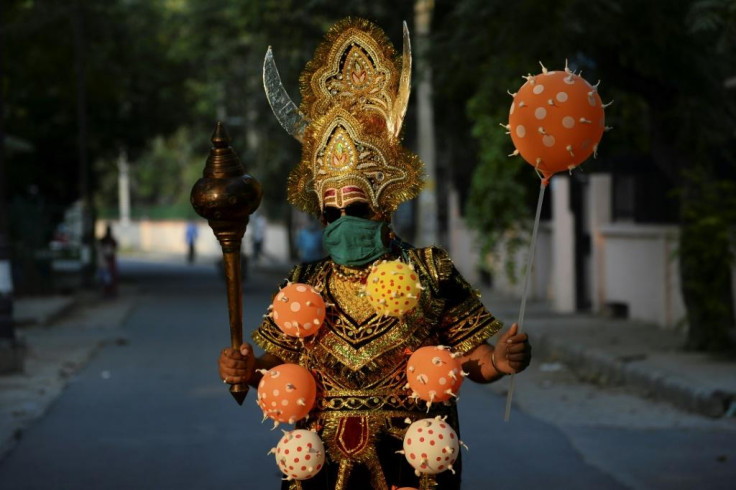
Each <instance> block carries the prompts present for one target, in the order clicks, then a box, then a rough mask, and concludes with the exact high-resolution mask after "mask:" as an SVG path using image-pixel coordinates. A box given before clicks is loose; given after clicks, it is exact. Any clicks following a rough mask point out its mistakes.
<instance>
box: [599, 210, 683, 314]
mask: <svg viewBox="0 0 736 490" xmlns="http://www.w3.org/2000/svg"><path fill="white" fill-rule="evenodd" d="M600 233H601V237H602V238H603V241H604V244H605V253H604V255H603V257H604V258H603V261H602V270H600V272H599V273H600V275H601V277H602V278H603V285H604V286H603V289H602V291H601V292H600V293H601V295H602V297H603V298H604V300H605V301H606V302H609V303H610V302H621V303H626V304H627V305H628V307H629V317H630V318H636V319H639V320H645V321H650V322H653V323H656V324H658V325H660V326H662V327H666V328H672V327H674V326H676V325H677V323H678V322H679V321H681V320H682V319H683V317H684V315H685V307H684V303H683V301H682V293H681V292H680V277H679V267H678V262H677V260H676V258H675V256H674V251H675V250H676V247H677V240H678V228H677V227H676V226H667V225H639V224H628V223H613V224H610V225H607V226H604V227H601V229H600Z"/></svg>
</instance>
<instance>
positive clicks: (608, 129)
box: [603, 126, 613, 133]
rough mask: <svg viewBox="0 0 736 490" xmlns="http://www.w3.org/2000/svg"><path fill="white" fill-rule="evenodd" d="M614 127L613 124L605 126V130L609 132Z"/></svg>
mask: <svg viewBox="0 0 736 490" xmlns="http://www.w3.org/2000/svg"><path fill="white" fill-rule="evenodd" d="M612 129H613V126H606V127H605V128H603V131H605V132H606V133H607V132H609V131H610V130H612Z"/></svg>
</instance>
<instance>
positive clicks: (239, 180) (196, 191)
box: [190, 122, 262, 405]
mask: <svg viewBox="0 0 736 490" xmlns="http://www.w3.org/2000/svg"><path fill="white" fill-rule="evenodd" d="M261 196H262V191H261V184H260V183H259V182H258V181H257V180H256V179H254V178H253V177H251V176H250V175H247V174H246V173H245V168H244V167H243V164H242V163H241V162H240V159H239V158H238V155H237V154H236V153H235V151H234V150H233V148H232V147H231V146H230V136H229V135H228V134H227V131H226V130H225V126H223V124H222V123H221V122H218V123H217V126H216V127H215V132H214V133H213V134H212V148H210V155H209V157H208V158H207V163H205V166H204V171H203V172H202V178H201V179H199V180H198V181H197V183H196V184H194V187H192V193H191V196H190V201H191V203H192V207H193V208H194V210H195V211H196V212H197V214H198V215H200V216H201V217H203V218H205V219H206V220H207V222H208V223H209V225H210V228H212V231H213V232H214V234H215V236H216V237H217V241H219V242H220V246H221V247H222V256H223V259H224V263H225V281H226V285H227V307H228V310H229V313H230V343H231V345H232V348H233V349H236V350H237V349H240V346H241V345H242V343H243V298H242V277H241V272H240V245H241V242H242V241H243V235H244V234H245V228H246V226H247V225H248V219H249V217H250V215H251V214H252V213H253V212H254V211H255V210H256V209H257V208H258V205H259V204H260V203H261ZM230 393H231V394H232V395H233V397H234V398H235V400H236V401H237V402H238V404H239V405H242V404H243V400H245V395H246V394H247V393H248V385H247V384H242V385H237V384H236V385H231V386H230Z"/></svg>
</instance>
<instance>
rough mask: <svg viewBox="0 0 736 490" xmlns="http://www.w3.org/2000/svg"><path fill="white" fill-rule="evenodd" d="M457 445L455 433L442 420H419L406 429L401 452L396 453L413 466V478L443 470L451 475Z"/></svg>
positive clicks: (458, 448) (458, 445)
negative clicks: (414, 475) (414, 474)
mask: <svg viewBox="0 0 736 490" xmlns="http://www.w3.org/2000/svg"><path fill="white" fill-rule="evenodd" d="M407 421H409V420H408V419H407ZM409 422H410V421H409ZM460 444H462V441H460V440H458V437H457V433H456V432H455V430H454V429H453V428H452V427H450V424H448V423H447V422H445V420H444V419H443V418H442V417H435V418H433V419H421V420H417V421H416V422H414V423H413V424H411V425H410V426H409V428H408V429H407V430H406V434H405V435H404V449H403V450H402V451H399V453H401V454H403V455H404V457H406V460H407V461H408V462H409V464H410V465H412V467H414V473H416V475H417V476H419V475H420V474H422V473H424V474H426V475H436V474H437V473H442V472H443V471H446V470H450V471H452V472H453V473H455V470H454V469H453V467H452V465H453V464H455V461H456V460H457V457H458V455H459V454H460Z"/></svg>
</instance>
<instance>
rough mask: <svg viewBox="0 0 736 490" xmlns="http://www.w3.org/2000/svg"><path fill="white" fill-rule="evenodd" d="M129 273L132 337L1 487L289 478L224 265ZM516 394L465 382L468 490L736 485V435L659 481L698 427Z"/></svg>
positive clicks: (261, 295) (0, 479) (133, 265)
mask: <svg viewBox="0 0 736 490" xmlns="http://www.w3.org/2000/svg"><path fill="white" fill-rule="evenodd" d="M122 273H123V276H124V278H125V279H126V280H128V281H136V282H137V283H138V284H139V286H140V295H141V298H140V300H139V301H138V305H137V307H136V309H135V310H134V311H133V313H132V314H131V315H130V316H129V317H128V319H127V321H126V323H125V325H124V326H123V333H124V334H125V335H126V336H127V339H128V342H127V343H125V342H121V343H116V344H114V345H109V346H107V347H105V348H104V349H102V350H101V351H100V353H99V354H98V355H97V356H96V357H95V358H94V359H93V360H92V361H91V362H90V363H89V364H88V365H87V367H86V368H85V369H83V370H82V371H80V373H78V375H77V377H76V378H75V380H74V382H73V383H71V384H70V385H69V387H68V388H67V390H66V391H65V392H64V394H63V395H62V396H61V397H60V399H59V400H58V401H57V403H55V405H54V406H53V407H51V409H50V410H49V412H48V414H47V415H46V416H45V417H44V418H43V419H42V420H41V421H39V422H38V423H37V424H35V425H34V426H33V427H32V428H31V429H29V430H28V431H27V432H26V433H25V435H24V437H23V439H22V441H20V443H19V445H18V446H17V448H16V449H15V450H14V451H13V452H12V453H11V454H10V455H9V456H8V457H7V458H6V459H5V460H3V461H2V462H1V463H0V488H3V489H41V488H44V489H46V488H59V489H74V490H86V489H108V488H110V489H169V488H172V489H173V488H177V489H206V488H216V487H226V488H242V489H267V488H274V489H275V488H278V485H279V479H280V474H279V473H278V471H277V468H276V465H275V463H274V461H273V458H272V456H267V454H266V453H267V452H268V450H269V449H270V448H271V447H272V446H273V445H274V444H275V443H276V441H277V440H278V435H279V434H276V433H275V432H272V431H271V430H270V426H271V425H270V424H268V423H266V424H261V423H260V420H261V416H260V412H259V410H258V408H257V406H256V405H255V402H254V397H253V396H252V395H253V393H251V394H250V396H249V398H248V399H246V403H245V404H244V406H242V407H239V406H238V405H237V404H236V403H235V402H234V401H233V400H232V398H231V397H230V395H229V394H228V392H227V389H226V387H225V386H224V385H223V384H222V383H221V382H220V381H219V378H218V375H217V370H216V360H217V355H218V353H219V349H221V348H222V347H223V346H225V345H226V344H227V341H228V338H229V336H228V333H227V309H226V302H225V295H224V285H223V283H222V282H221V280H220V278H219V277H218V276H217V275H216V274H215V270H214V267H213V266H212V265H209V264H207V265H205V264H202V265H194V266H185V265H178V264H153V263H146V262H141V261H139V262H126V263H124V264H123V267H122ZM280 278H281V275H280V274H275V273H270V274H269V273H265V272H264V273H260V274H256V275H254V276H253V277H252V278H251V280H250V282H248V283H247V285H246V290H245V296H246V303H245V315H246V325H249V326H253V325H256V324H257V323H258V322H259V319H260V315H261V314H262V312H263V311H264V309H265V307H266V305H267V303H268V301H269V298H270V294H271V292H272V290H273V287H274V286H275V285H276V284H277V282H278V281H279V279H280ZM496 391H499V390H498V389H497V390H496ZM521 399H522V400H524V397H523V396H522V397H521ZM504 403H505V397H503V396H502V395H500V394H499V393H496V392H494V390H492V389H490V388H489V387H487V386H486V387H482V386H477V385H472V383H466V385H465V386H464V387H463V391H462V393H461V400H460V410H461V419H462V421H461V424H462V427H463V432H462V438H463V440H464V441H465V442H466V443H467V444H468V446H469V447H470V450H469V452H467V453H466V454H465V455H464V457H465V462H464V467H465V473H464V481H465V484H464V488H465V489H466V490H475V489H478V490H484V489H492V488H498V489H504V490H506V489H522V488H523V489H536V488H544V489H581V490H583V489H602V490H606V489H624V488H662V489H664V488H668V489H669V488H695V487H696V486H697V488H714V489H715V488H732V487H727V486H726V485H725V484H726V483H727V482H733V481H734V480H733V478H732V476H733V473H731V478H730V479H722V480H719V478H721V477H722V476H723V475H724V474H725V475H726V476H728V472H725V473H724V470H723V468H724V467H730V468H731V469H732V467H733V462H734V461H736V455H733V456H732V454H733V449H731V450H730V451H731V452H730V453H729V452H728V449H727V448H728V445H727V444H728V442H732V441H733V434H734V433H733V432H731V433H730V434H729V433H727V432H723V431H715V432H713V435H712V438H708V437H705V436H704V434H706V435H707V431H699V432H698V434H697V436H698V439H697V440H698V442H699V443H704V444H711V443H712V444H718V445H719V446H723V447H726V449H724V452H722V453H719V454H723V455H725V456H724V457H726V458H727V459H726V460H725V461H716V460H714V462H713V464H712V465H713V468H704V469H703V470H712V471H715V473H716V477H717V478H715V479H711V480H708V479H707V478H706V479H705V480H702V479H701V481H700V483H699V484H698V485H695V484H694V483H693V482H692V481H690V480H687V479H682V478H679V477H678V470H679V469H680V467H681V466H687V458H682V457H680V458H678V459H673V460H672V461H671V462H667V461H666V460H664V459H662V458H660V460H659V463H660V466H659V467H657V466H655V468H660V467H661V468H669V471H668V472H666V474H664V475H662V478H660V482H659V483H657V482H656V481H655V482H651V486H650V484H649V483H650V482H649V480H647V479H646V478H645V477H646V475H647V474H648V473H647V471H648V470H647V469H646V468H643V469H642V468H640V466H642V465H644V466H646V465H647V464H649V463H650V460H651V459H652V455H651V454H650V451H648V450H647V448H648V447H649V446H648V445H650V444H654V445H655V446H664V447H669V448H670V451H671V452H672V451H676V449H677V448H678V447H682V446H687V445H688V444H690V439H689V435H688V431H681V430H680V431H677V430H673V431H665V432H664V433H656V432H652V431H650V430H648V429H647V428H634V429H629V428H627V427H609V428H601V427H597V426H595V425H593V426H588V427H571V426H570V425H569V424H561V425H558V424H556V423H554V421H553V420H545V417H540V416H539V415H538V414H537V415H536V416H531V415H528V414H527V413H526V412H525V411H524V410H521V409H517V410H516V411H515V412H514V413H513V415H512V420H511V422H510V423H508V424H505V423H504V422H503V421H502V417H503V415H502V414H503V409H504ZM529 412H533V411H529ZM731 446H733V444H731ZM695 450H698V451H700V452H702V450H704V448H695ZM678 454H681V455H682V454H685V455H686V454H687V453H682V452H680V453H678ZM669 456H671V454H666V455H663V458H666V457H669ZM728 458H731V459H730V460H728ZM719 465H720V466H719ZM712 471H711V472H710V473H712ZM719 471H720V473H719ZM699 472H700V470H699V469H696V470H695V474H696V475H697V474H698V473H699ZM692 473H693V471H690V473H689V474H692ZM641 474H644V476H645V477H641ZM631 475H633V476H631ZM642 482H644V486H642ZM660 483H661V484H660ZM703 483H705V484H703Z"/></svg>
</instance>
